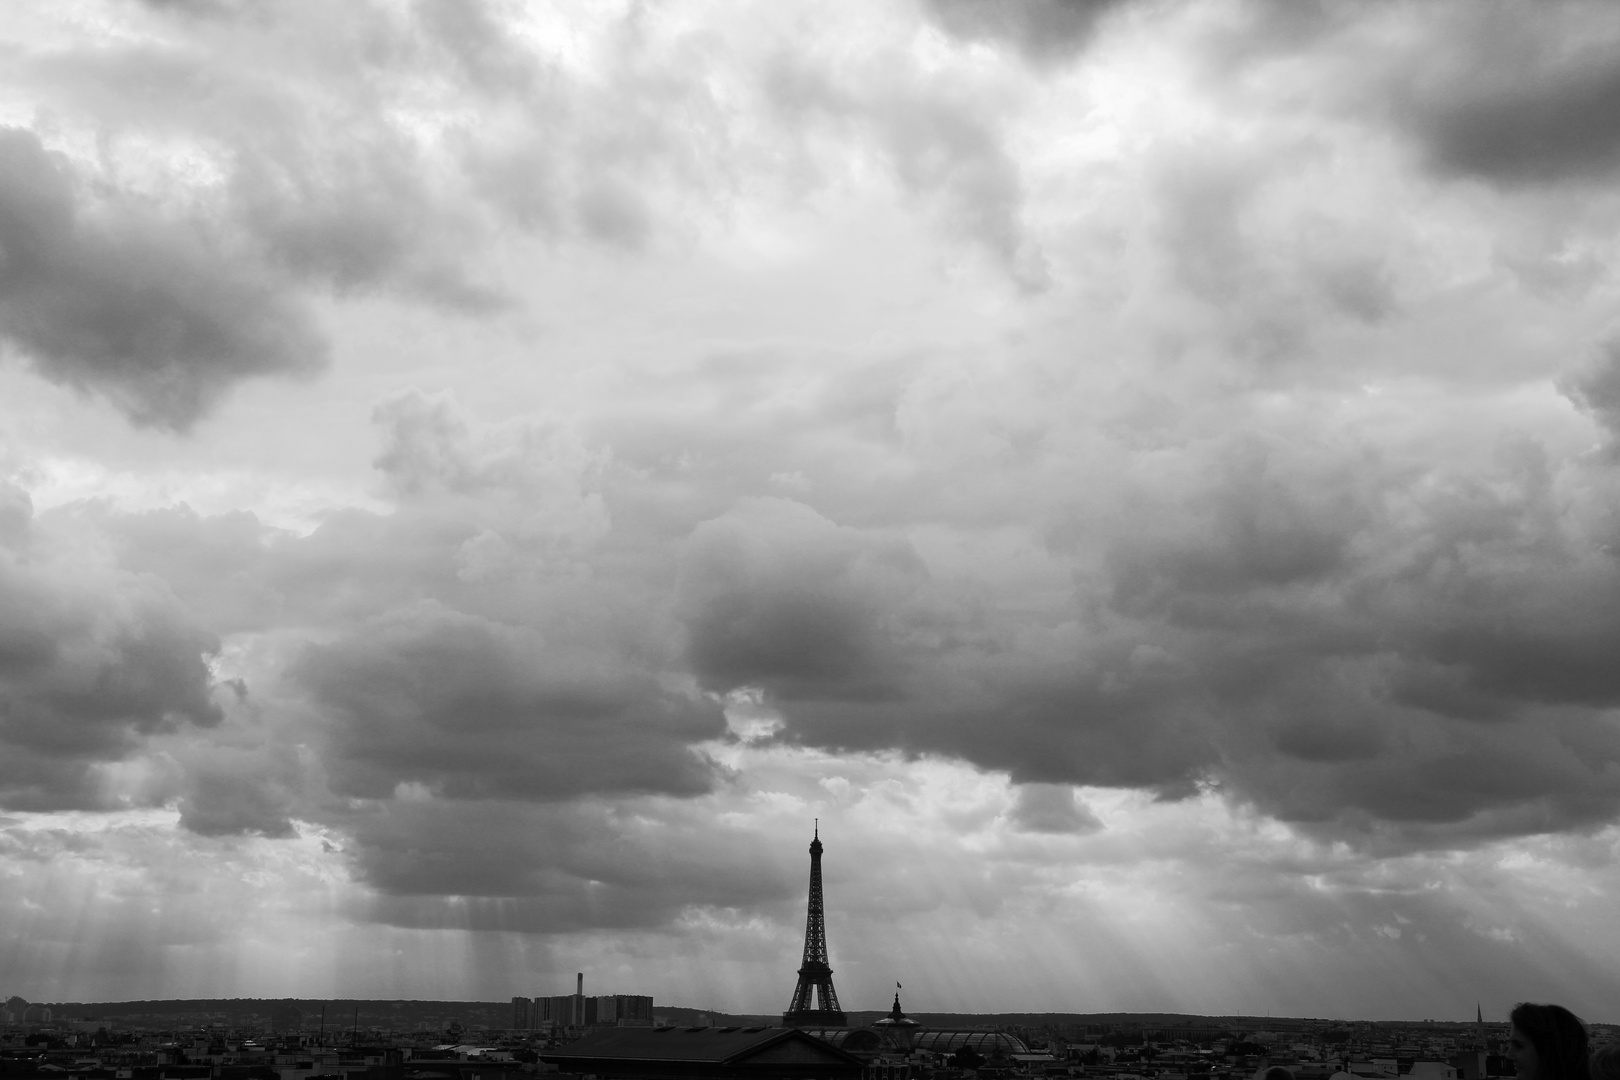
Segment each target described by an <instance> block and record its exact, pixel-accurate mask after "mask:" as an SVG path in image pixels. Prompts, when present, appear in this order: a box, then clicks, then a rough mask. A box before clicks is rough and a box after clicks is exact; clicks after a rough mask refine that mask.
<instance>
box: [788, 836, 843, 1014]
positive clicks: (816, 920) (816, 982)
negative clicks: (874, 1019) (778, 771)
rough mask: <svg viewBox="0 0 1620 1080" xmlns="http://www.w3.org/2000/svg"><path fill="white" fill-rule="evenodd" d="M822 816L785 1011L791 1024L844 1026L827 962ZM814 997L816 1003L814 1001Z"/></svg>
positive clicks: (814, 840) (812, 844) (812, 853)
mask: <svg viewBox="0 0 1620 1080" xmlns="http://www.w3.org/2000/svg"><path fill="white" fill-rule="evenodd" d="M821 850H822V849H821V819H820V818H817V819H816V824H815V833H814V836H813V838H812V839H811V841H810V902H809V906H808V910H807V911H806V912H805V918H804V962H803V963H801V964H800V965H799V982H798V985H797V986H795V987H794V988H793V1003H792V1004H791V1005H789V1006H788V1011H787V1012H785V1013H783V1014H782V1023H784V1024H786V1025H787V1026H789V1027H845V1026H846V1025H847V1024H848V1023H849V1021H848V1020H846V1019H845V1017H844V1011H843V1010H842V1009H840V1008H839V1007H838V992H837V991H836V990H834V989H833V984H832V968H831V967H829V966H828V964H827V919H826V912H825V911H824V910H823V908H822V900H821ZM812 999H814V1001H815V1004H814V1005H813V1006H812V1004H811V1002H812Z"/></svg>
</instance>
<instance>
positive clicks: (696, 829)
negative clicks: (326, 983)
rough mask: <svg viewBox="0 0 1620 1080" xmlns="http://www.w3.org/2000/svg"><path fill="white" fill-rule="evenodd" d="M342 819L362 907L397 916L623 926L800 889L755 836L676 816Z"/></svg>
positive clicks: (409, 805) (544, 928) (550, 810)
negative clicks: (370, 889)
mask: <svg viewBox="0 0 1620 1080" xmlns="http://www.w3.org/2000/svg"><path fill="white" fill-rule="evenodd" d="M347 824H348V828H349V829H350V830H351V831H352V834H353V836H354V837H355V839H356V846H355V849H354V853H353V856H352V857H353V859H354V864H355V866H356V868H357V870H358V871H359V872H360V874H361V875H362V876H363V877H364V879H365V880H366V881H368V882H369V883H371V884H372V885H374V886H375V887H376V889H377V890H378V892H379V893H380V894H381V896H380V897H379V898H378V899H377V900H376V901H375V902H374V907H373V908H372V910H370V911H368V912H366V913H365V914H366V915H367V916H368V917H369V918H372V919H375V920H377V921H381V922H387V923H393V924H395V925H401V926H419V927H443V926H457V927H468V928H471V929H479V930H525V931H541V932H547V933H567V932H570V931H576V930H584V929H590V928H593V927H611V928H615V929H632V928H638V927H656V926H661V925H666V924H667V923H668V922H669V921H670V920H671V919H673V918H675V917H676V916H678V915H679V914H680V913H681V912H682V911H683V910H684V909H687V908H690V907H704V906H713V907H724V908H755V907H758V906H760V905H767V906H774V905H775V904H777V903H780V902H783V901H792V900H796V899H802V897H800V896H799V893H800V891H801V890H802V888H803V883H802V882H801V881H800V880H799V878H798V874H797V873H794V874H791V875H789V874H785V873H782V872H780V871H779V870H778V869H777V867H776V859H775V853H773V852H771V851H770V850H769V848H768V844H767V840H766V838H765V837H763V836H762V835H760V834H759V833H757V832H754V831H750V830H745V829H739V828H736V827H734V826H729V825H724V824H719V823H716V822H714V821H712V820H710V819H708V818H706V817H702V818H695V819H693V820H686V819H685V817H684V815H681V814H679V813H678V812H677V813H673V814H672V813H657V812H650V813H645V814H639V813H636V812H634V810H631V811H630V812H623V811H612V810H607V809H605V808H603V807H601V806H599V805H596V804H594V803H583V804H573V805H567V804H562V805H555V804H554V805H543V806H537V805H534V804H528V803H509V802H499V801H486V802H462V803H453V804H446V803H426V802H408V801H405V802H397V803H394V804H391V805H389V806H386V807H379V808H377V809H376V810H375V812H368V813H364V814H360V815H356V816H354V817H353V818H351V819H349V821H348V823H347ZM445 897H455V898H456V899H455V901H454V902H446V900H445V899H444V898H445Z"/></svg>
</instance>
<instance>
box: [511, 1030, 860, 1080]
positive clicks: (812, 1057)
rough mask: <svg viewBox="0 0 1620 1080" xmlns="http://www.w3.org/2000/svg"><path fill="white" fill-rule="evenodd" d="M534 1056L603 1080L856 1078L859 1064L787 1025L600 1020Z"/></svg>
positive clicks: (854, 1079) (852, 1056) (857, 1078)
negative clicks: (612, 1024)
mask: <svg viewBox="0 0 1620 1080" xmlns="http://www.w3.org/2000/svg"><path fill="white" fill-rule="evenodd" d="M540 1060H541V1061H543V1062H545V1063H547V1064H548V1065H555V1066H556V1067H557V1068H558V1069H559V1070H561V1071H562V1072H565V1073H575V1074H584V1075H590V1076H596V1077H599V1078H601V1080H616V1078H625V1080H860V1076H861V1070H862V1062H861V1059H860V1058H858V1057H855V1056H854V1055H852V1054H847V1053H845V1052H844V1051H842V1050H839V1049H836V1048H835V1047H832V1046H828V1045H827V1044H826V1043H825V1042H822V1041H821V1040H820V1039H816V1038H813V1037H811V1036H810V1035H807V1034H805V1033H804V1032H802V1031H798V1030H795V1029H792V1028H787V1029H784V1028H758V1027H750V1028H736V1027H721V1028H712V1027H691V1028H599V1029H597V1030H596V1031H594V1032H592V1033H591V1034H589V1035H586V1036H585V1037H584V1038H583V1039H580V1040H578V1041H577V1042H572V1043H569V1044H568V1045H567V1046H564V1047H561V1048H558V1049H556V1050H546V1051H542V1052H541V1054H540Z"/></svg>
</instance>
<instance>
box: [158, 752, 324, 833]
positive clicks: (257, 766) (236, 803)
mask: <svg viewBox="0 0 1620 1080" xmlns="http://www.w3.org/2000/svg"><path fill="white" fill-rule="evenodd" d="M302 771H303V770H302V769H301V768H300V765H299V763H298V761H297V760H296V758H295V757H294V756H293V755H292V754H291V753H290V752H288V751H286V750H280V749H274V750H264V751H259V752H253V753H232V752H231V751H230V749H229V748H218V749H215V748H211V747H210V748H205V749H204V750H202V751H201V752H196V753H193V754H191V755H190V759H189V760H188V761H187V762H186V766H185V776H184V779H183V781H182V784H181V790H182V794H181V795H180V797H179V798H178V800H177V803H176V805H177V807H178V809H179V811H180V825H181V827H182V828H186V829H190V830H191V831H192V832H194V833H197V834H199V835H201V836H240V835H243V834H247V833H256V834H258V835H260V836H267V837H271V838H281V837H289V836H295V835H297V829H296V828H295V827H294V825H293V823H292V820H291V816H290V815H291V814H292V813H294V812H304V813H307V812H308V810H307V807H306V806H305V805H303V800H302V799H301V798H300V795H301V794H302V793H301V792H299V790H298V787H299V786H300V784H301V782H302Z"/></svg>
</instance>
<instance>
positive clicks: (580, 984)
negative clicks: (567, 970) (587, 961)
mask: <svg viewBox="0 0 1620 1080" xmlns="http://www.w3.org/2000/svg"><path fill="white" fill-rule="evenodd" d="M574 993H576V994H578V995H579V996H580V997H584V996H585V973H584V972H583V971H581V972H578V973H576V974H575V975H574Z"/></svg>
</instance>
